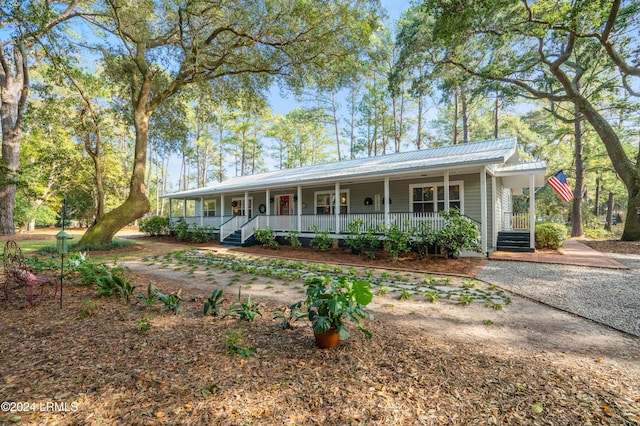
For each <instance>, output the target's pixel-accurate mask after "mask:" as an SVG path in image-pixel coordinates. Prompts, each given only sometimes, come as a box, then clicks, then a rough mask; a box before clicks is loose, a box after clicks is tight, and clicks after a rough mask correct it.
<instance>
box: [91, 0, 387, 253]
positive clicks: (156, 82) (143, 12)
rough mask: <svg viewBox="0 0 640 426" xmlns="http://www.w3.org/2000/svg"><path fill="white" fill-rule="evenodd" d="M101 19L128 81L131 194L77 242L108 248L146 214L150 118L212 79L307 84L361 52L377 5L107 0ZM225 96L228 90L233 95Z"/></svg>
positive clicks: (251, 86) (112, 66)
mask: <svg viewBox="0 0 640 426" xmlns="http://www.w3.org/2000/svg"><path fill="white" fill-rule="evenodd" d="M105 3H106V4H105V6H104V7H103V8H102V9H101V10H99V11H98V12H99V13H101V14H102V15H103V16H104V17H105V18H103V19H96V20H95V21H94V23H95V24H96V25H97V26H98V27H99V28H101V29H102V30H103V31H106V32H107V33H110V34H112V35H114V36H115V37H116V38H117V40H118V42H119V45H118V46H117V47H113V48H111V49H110V50H109V51H106V52H105V62H106V64H107V69H109V70H111V72H112V75H113V78H114V80H116V81H119V82H121V83H122V95H123V96H126V97H127V99H128V100H129V103H130V113H131V117H132V122H133V125H134V127H135V133H136V140H135V149H134V158H133V172H132V176H131V181H130V186H129V196H128V198H127V199H126V200H125V202H124V203H123V204H122V205H120V206H119V207H117V208H115V209H114V210H112V211H110V212H107V213H106V214H104V215H103V216H101V217H100V220H99V221H98V222H97V223H96V224H95V225H94V226H92V227H90V228H89V229H88V230H87V232H86V233H85V234H84V236H83V237H82V239H81V240H80V242H79V244H80V245H83V244H94V245H105V244H108V243H110V242H111V240H112V238H113V236H114V235H115V233H116V232H117V231H118V230H120V229H121V228H122V227H123V226H125V225H127V224H128V223H130V222H132V221H134V220H135V219H137V218H140V217H142V216H143V215H144V214H145V213H147V212H148V211H149V200H148V198H147V195H146V189H145V184H144V183H145V179H144V173H145V165H146V160H147V159H146V152H147V135H148V132H149V118H150V116H151V115H152V114H153V112H154V111H155V110H157V109H158V108H159V106H160V105H162V104H163V102H165V101H166V100H167V99H169V98H170V97H172V96H173V95H175V94H176V93H178V92H179V91H180V90H181V89H182V88H184V87H185V86H186V85H189V84H192V83H195V82H200V81H209V82H210V84H212V85H214V86H215V85H218V84H220V85H225V86H229V85H232V86H235V87H237V88H238V90H254V91H260V90H266V89H267V88H268V87H269V86H270V84H271V83H272V82H273V81H274V80H276V79H277V80H278V81H279V82H280V83H282V84H284V85H287V86H289V87H293V88H294V89H295V88H300V87H302V86H303V85H304V84H305V82H306V81H308V79H313V80H314V81H317V80H319V76H320V75H322V74H323V73H325V72H327V71H328V70H330V69H331V68H332V67H333V66H334V65H335V64H338V63H340V62H341V61H344V60H345V59H347V58H349V57H352V56H353V55H358V54H359V52H360V51H361V48H362V46H364V45H366V43H367V42H368V39H369V35H370V34H371V32H372V30H373V29H375V26H376V25H377V17H376V13H377V12H376V11H377V10H379V7H378V4H377V2H376V1H374V0H333V1H302V0H236V1H227V0H207V1H205V0H189V1H183V0H169V1H162V2H160V1H152V0H141V1H135V2H134V1H126V0H107V1H106V2H105ZM226 92H227V93H228V90H226Z"/></svg>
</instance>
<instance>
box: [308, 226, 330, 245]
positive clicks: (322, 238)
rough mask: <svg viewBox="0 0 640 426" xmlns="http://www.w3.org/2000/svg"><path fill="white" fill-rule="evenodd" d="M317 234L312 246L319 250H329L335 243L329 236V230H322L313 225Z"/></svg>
mask: <svg viewBox="0 0 640 426" xmlns="http://www.w3.org/2000/svg"><path fill="white" fill-rule="evenodd" d="M313 232H315V233H316V236H315V237H313V239H312V240H311V247H313V248H314V249H316V250H318V251H327V250H329V249H330V248H331V246H332V245H333V241H332V240H331V237H330V236H329V231H320V230H319V229H318V227H317V226H314V227H313Z"/></svg>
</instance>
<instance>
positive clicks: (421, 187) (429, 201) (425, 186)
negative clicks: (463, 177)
mask: <svg viewBox="0 0 640 426" xmlns="http://www.w3.org/2000/svg"><path fill="white" fill-rule="evenodd" d="M409 192H410V195H409V196H410V197H411V198H410V199H411V211H412V212H413V213H437V212H441V211H443V210H445V205H444V203H445V196H444V195H445V187H444V183H443V182H438V183H420V184H414V185H409ZM463 194H464V182H463V181H456V182H450V183H449V208H450V209H451V208H457V209H460V212H461V213H463V208H464V203H463V196H464V195H463Z"/></svg>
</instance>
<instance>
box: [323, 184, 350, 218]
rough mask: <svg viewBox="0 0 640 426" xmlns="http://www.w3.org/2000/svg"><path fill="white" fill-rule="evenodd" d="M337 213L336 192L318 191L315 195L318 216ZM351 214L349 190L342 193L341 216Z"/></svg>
mask: <svg viewBox="0 0 640 426" xmlns="http://www.w3.org/2000/svg"><path fill="white" fill-rule="evenodd" d="M335 211H336V192H335V191H318V192H316V193H315V212H316V214H335ZM348 213H349V190H348V189H343V190H341V191H340V214H348Z"/></svg>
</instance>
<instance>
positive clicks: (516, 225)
mask: <svg viewBox="0 0 640 426" xmlns="http://www.w3.org/2000/svg"><path fill="white" fill-rule="evenodd" d="M502 229H503V230H505V231H526V230H529V213H513V212H505V213H504V217H503V221H502Z"/></svg>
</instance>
